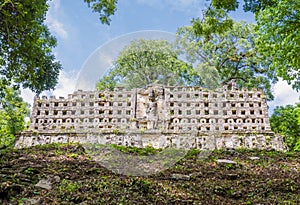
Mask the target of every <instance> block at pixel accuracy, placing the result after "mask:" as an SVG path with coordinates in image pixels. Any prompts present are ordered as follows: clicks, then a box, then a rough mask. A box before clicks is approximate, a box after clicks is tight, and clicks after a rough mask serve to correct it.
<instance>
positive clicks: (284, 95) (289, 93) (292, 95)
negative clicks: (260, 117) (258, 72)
mask: <svg viewBox="0 0 300 205" xmlns="http://www.w3.org/2000/svg"><path fill="white" fill-rule="evenodd" d="M274 97H275V98H274V101H272V102H270V103H269V106H270V108H271V109H273V108H275V107H276V106H285V105H289V104H290V105H294V104H295V103H296V102H300V99H299V97H300V92H296V91H295V90H293V89H292V87H291V86H290V85H288V84H287V83H286V82H285V81H283V80H279V81H278V83H276V84H275V86H274Z"/></svg>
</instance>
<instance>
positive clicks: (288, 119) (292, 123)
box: [270, 103, 300, 151]
mask: <svg viewBox="0 0 300 205" xmlns="http://www.w3.org/2000/svg"><path fill="white" fill-rule="evenodd" d="M299 111H300V103H298V104H296V105H294V106H293V105H287V106H280V107H276V108H275V110H274V113H273V114H272V116H271V118H270V124H271V128H272V130H273V131H274V132H275V133H278V134H281V135H283V136H285V142H286V144H287V146H288V147H289V149H290V150H295V151H300V113H299Z"/></svg>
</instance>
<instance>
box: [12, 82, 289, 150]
mask: <svg viewBox="0 0 300 205" xmlns="http://www.w3.org/2000/svg"><path fill="white" fill-rule="evenodd" d="M53 142H80V143H100V144H118V145H127V146H136V147H145V146H147V145H151V146H153V147H155V148H167V147H177V148H199V149H221V148H258V149H275V150H285V146H284V143H283V139H282V137H281V136H277V135H275V134H274V133H273V132H272V131H271V128H270V123H269V117H268V110H267V104H266V99H265V95H264V93H263V92H262V91H260V90H247V89H241V90H239V89H237V88H236V87H235V84H234V82H233V83H232V84H231V85H230V86H224V87H222V88H219V89H216V90H213V91H212V90H207V89H204V88H201V87H187V86H182V87H179V86H176V87H171V86H162V85H150V86H148V87H147V88H139V89H132V90H126V89H125V88H121V87H118V88H116V89H115V90H114V91H81V90H79V91H76V92H74V93H73V94H69V95H68V98H66V99H65V98H62V97H60V98H58V99H57V98H55V97H53V96H52V97H50V98H47V97H45V96H43V97H41V98H40V97H35V99H34V104H33V110H32V117H31V125H30V127H29V130H28V131H25V132H22V133H20V136H19V138H18V140H17V143H16V147H18V148H21V147H28V146H32V145H37V144H46V143H53Z"/></svg>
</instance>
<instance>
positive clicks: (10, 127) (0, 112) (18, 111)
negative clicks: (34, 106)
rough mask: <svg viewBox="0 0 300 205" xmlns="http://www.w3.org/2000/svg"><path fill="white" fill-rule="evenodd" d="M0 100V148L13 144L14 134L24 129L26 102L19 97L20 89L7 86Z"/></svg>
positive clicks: (26, 113) (26, 111) (27, 111)
mask: <svg viewBox="0 0 300 205" xmlns="http://www.w3.org/2000/svg"><path fill="white" fill-rule="evenodd" d="M4 92H5V97H3V98H1V101H0V106H1V109H0V148H3V147H7V146H11V145H13V143H14V141H15V134H16V133H18V132H20V131H22V130H24V128H25V124H26V122H25V117H26V116H28V115H29V109H28V106H29V105H28V104H27V103H25V102H24V101H23V99H22V98H21V97H20V91H18V90H15V89H13V88H10V87H7V88H6V89H5V91H4Z"/></svg>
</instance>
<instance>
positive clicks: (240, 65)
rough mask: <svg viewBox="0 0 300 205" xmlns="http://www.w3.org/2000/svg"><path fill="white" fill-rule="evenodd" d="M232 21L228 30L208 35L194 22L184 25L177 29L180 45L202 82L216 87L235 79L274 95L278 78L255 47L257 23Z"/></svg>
mask: <svg viewBox="0 0 300 205" xmlns="http://www.w3.org/2000/svg"><path fill="white" fill-rule="evenodd" d="M232 23H233V25H232V27H231V28H230V29H227V30H226V31H223V32H220V33H211V34H207V35H198V33H197V30H196V31H195V28H194V27H193V26H185V27H182V28H180V29H178V35H179V37H178V44H179V47H180V48H181V49H182V50H183V52H184V54H185V55H186V58H187V59H188V60H189V62H190V63H193V65H195V66H196V68H195V69H196V71H197V72H198V75H199V76H200V82H201V83H202V86H204V87H209V88H216V87H218V86H220V85H224V84H227V83H229V82H230V81H231V80H233V79H234V80H236V82H237V85H238V87H240V88H241V87H247V88H254V87H255V88H261V89H263V90H264V91H265V93H266V95H267V97H268V99H273V95H272V92H271V82H275V81H276V80H277V78H276V76H274V72H273V71H269V70H268V65H269V64H270V62H269V61H268V60H267V59H266V58H265V57H264V56H261V55H259V53H258V51H257V49H256V47H255V38H256V36H257V35H256V33H255V30H254V26H253V25H250V24H246V23H245V22H233V21H232Z"/></svg>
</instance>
